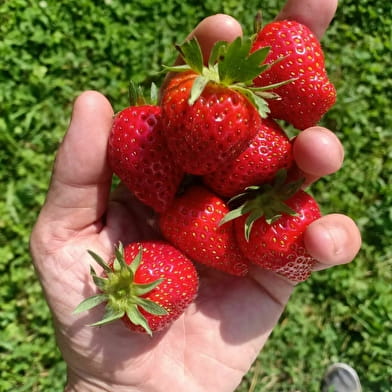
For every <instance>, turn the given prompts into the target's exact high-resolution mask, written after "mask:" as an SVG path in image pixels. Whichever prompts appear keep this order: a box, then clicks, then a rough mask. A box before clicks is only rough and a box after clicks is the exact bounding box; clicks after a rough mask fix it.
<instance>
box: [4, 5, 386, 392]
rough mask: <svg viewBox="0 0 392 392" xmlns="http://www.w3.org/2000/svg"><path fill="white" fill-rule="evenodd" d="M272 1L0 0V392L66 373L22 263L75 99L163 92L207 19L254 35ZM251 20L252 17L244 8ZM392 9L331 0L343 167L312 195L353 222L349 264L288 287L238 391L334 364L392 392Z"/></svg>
mask: <svg viewBox="0 0 392 392" xmlns="http://www.w3.org/2000/svg"><path fill="white" fill-rule="evenodd" d="M283 3H284V1H282V0H264V1H262V0H259V1H255V0H247V1H246V2H240V1H234V0H207V1H205V2H202V4H200V2H198V1H194V0H192V1H191V0H188V1H179V0H166V1H164V2H162V1H160V0H133V1H125V0H105V1H100V2H98V1H93V0H79V1H76V0H69V1H66V2H65V1H64V2H60V1H54V0H47V1H44V0H42V1H28V0H8V1H0V146H1V148H0V272H1V273H0V301H1V311H0V359H1V360H0V390H1V391H11V390H12V391H14V392H21V391H39V392H49V391H61V390H62V386H63V384H64V381H65V365H64V363H63V361H62V359H61V356H60V353H59V352H58V350H57V348H56V345H55V341H54V337H53V328H52V324H51V319H50V314H49V311H48V309H47V306H46V303H45V300H44V298H43V296H42V291H41V288H40V285H39V283H38V281H37V279H36V276H35V274H34V270H33V268H32V264H31V259H30V256H29V253H28V241H29V233H30V230H31V227H32V225H33V223H34V221H35V219H36V216H37V214H38V212H39V209H40V206H41V205H42V203H43V201H44V198H45V193H46V189H47V187H48V182H49V178H50V170H51V166H52V162H53V158H54V153H55V151H56V149H57V147H58V145H59V143H60V141H61V138H62V135H63V134H64V131H65V129H66V127H67V124H68V121H69V116H70V111H71V107H72V102H73V100H74V98H75V97H76V96H77V95H78V94H79V93H80V92H81V91H83V90H86V89H97V90H99V91H101V92H103V93H104V94H105V95H107V96H108V97H109V99H110V100H111V102H112V103H113V105H114V108H115V110H120V109H121V108H123V107H124V106H126V105H127V90H128V82H129V80H130V79H131V78H132V79H133V80H135V81H137V82H140V83H142V84H145V85H149V84H150V83H151V81H155V82H157V83H160V81H161V78H162V75H161V74H159V73H158V71H159V70H160V69H161V68H160V67H161V65H162V64H170V63H171V62H173V60H174V58H175V53H174V50H173V46H172V44H173V43H175V42H180V41H181V40H183V39H184V38H185V37H186V35H187V33H188V32H189V31H190V30H191V29H192V28H193V26H194V25H195V24H196V23H197V22H198V21H200V20H201V19H202V18H203V17H205V16H208V15H210V14H213V13H217V12H225V13H228V14H231V15H232V16H234V17H236V18H237V19H238V20H239V21H240V22H241V23H242V25H243V26H244V30H245V32H246V33H251V28H252V19H253V14H254V11H256V10H257V9H258V8H262V10H263V14H264V19H265V20H266V21H269V20H271V19H272V18H273V16H274V15H275V14H276V12H277V10H278V9H279V8H280V7H281V6H282V5H283ZM250 10H252V11H250ZM391 38H392V7H391V5H390V3H389V2H388V1H385V0H340V1H339V8H338V12H337V15H336V18H335V19H334V21H333V23H332V25H331V28H330V30H329V31H328V33H327V35H326V36H325V37H324V39H323V41H322V43H323V45H324V48H325V53H326V60H327V68H328V71H329V74H330V77H331V79H332V80H333V82H334V83H335V85H336V87H337V90H338V96H339V98H338V102H337V104H336V105H335V107H334V108H333V109H332V110H331V111H330V112H329V113H328V115H327V116H326V117H325V118H324V119H323V125H325V126H327V127H329V128H331V129H333V130H335V131H336V133H337V135H338V136H339V137H340V139H341V141H342V143H343V144H344V147H345V150H346V159H345V164H344V167H343V168H342V169H341V170H340V171H339V172H338V173H336V174H334V175H332V176H329V177H328V178H324V179H322V180H320V181H319V182H318V183H317V184H315V185H314V186H312V188H311V190H312V193H313V194H314V195H315V196H316V198H317V200H318V201H319V202H320V204H321V205H322V209H323V212H324V213H329V212H341V213H345V214H348V215H350V216H351V217H352V218H353V219H355V221H356V222H357V223H358V225H359V227H360V229H361V231H362V235H363V247H362V249H361V252H360V254H359V255H358V257H357V258H356V260H355V261H354V262H353V263H352V264H351V265H349V266H342V267H339V268H335V269H332V270H328V271H324V272H320V273H317V274H314V275H313V277H312V278H311V279H310V280H309V281H308V282H306V283H304V284H301V285H299V286H298V288H297V289H296V291H295V293H294V295H293V297H292V300H291V302H290V303H289V306H288V307H287V309H286V311H285V313H284V315H283V316H282V318H281V320H280V323H279V325H278V327H277V328H276V329H275V331H274V332H273V335H272V338H271V339H270V341H269V342H268V344H267V345H266V347H265V349H264V350H263V352H262V353H260V355H259V358H258V360H257V361H256V362H255V364H254V367H252V369H251V370H250V372H249V374H248V375H247V376H246V377H245V378H244V380H243V382H242V383H241V385H240V386H239V387H238V389H237V392H248V391H253V392H254V391H256V392H264V391H268V392H269V391H271V392H285V391H287V392H289V391H290V392H294V391H301V392H312V391H317V390H318V385H319V380H320V378H321V375H322V373H323V371H324V369H325V368H326V367H327V366H328V365H329V364H330V363H332V362H335V361H344V362H348V363H350V364H352V365H353V366H355V368H356V369H357V371H358V373H359V374H360V376H361V379H362V382H363V385H364V391H373V392H387V391H392V355H391V352H392V244H391V242H390V238H391V237H392V185H391V176H392V147H391V145H392V130H391V125H392V106H391V102H392V68H391V64H392V39H391Z"/></svg>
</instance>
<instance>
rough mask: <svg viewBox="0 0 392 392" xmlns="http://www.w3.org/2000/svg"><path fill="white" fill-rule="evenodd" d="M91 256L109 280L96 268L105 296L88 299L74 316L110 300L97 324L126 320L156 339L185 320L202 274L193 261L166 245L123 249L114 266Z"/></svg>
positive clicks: (134, 245)
mask: <svg viewBox="0 0 392 392" xmlns="http://www.w3.org/2000/svg"><path fill="white" fill-rule="evenodd" d="M89 253H90V254H91V255H92V256H93V258H94V259H95V260H96V261H97V262H98V264H99V265H100V266H101V267H102V268H103V270H104V274H105V277H104V278H102V277H98V276H97V275H96V273H95V271H94V269H92V268H91V275H92V277H93V280H94V282H95V284H96V285H97V286H98V288H99V290H100V291H101V293H100V294H98V295H95V296H93V297H90V298H87V299H86V300H84V301H83V302H82V303H81V304H80V305H79V306H78V307H77V308H76V310H75V312H76V313H78V312H82V311H85V310H88V309H91V308H93V307H95V306H96V305H98V304H100V303H102V302H105V303H106V312H105V315H104V317H103V319H102V320H101V321H98V322H96V323H94V324H92V325H93V326H99V325H104V324H108V323H110V322H112V321H114V320H117V319H122V321H123V322H124V323H125V325H126V326H127V327H128V328H129V329H131V330H132V331H138V332H144V333H148V334H150V335H151V334H152V332H156V331H160V330H162V329H163V328H165V327H167V326H168V325H169V324H170V323H172V322H173V321H174V320H176V319H177V318H178V317H180V316H181V314H182V313H183V312H184V310H185V309H186V307H187V306H188V305H189V304H190V303H191V302H192V301H193V299H194V298H195V296H196V293H197V289H198V276H197V272H196V269H195V267H194V265H193V263H192V262H191V261H190V260H189V259H188V258H187V257H185V256H184V255H183V254H182V253H181V252H180V251H178V250H177V249H175V248H174V247H173V246H171V245H169V244H167V243H165V242H162V241H155V242H153V241H145V242H139V243H132V244H130V245H128V246H127V247H126V248H125V249H123V248H122V246H121V245H120V246H119V247H118V248H116V256H115V259H114V260H113V261H112V262H110V263H109V264H107V263H106V262H105V261H103V260H102V259H101V258H100V256H98V255H97V254H95V253H93V252H91V251H90V252H89Z"/></svg>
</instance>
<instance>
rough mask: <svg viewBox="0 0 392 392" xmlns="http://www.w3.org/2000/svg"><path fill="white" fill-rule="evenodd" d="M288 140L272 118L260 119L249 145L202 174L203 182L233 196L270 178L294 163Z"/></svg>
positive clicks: (220, 193) (224, 195) (217, 191)
mask: <svg viewBox="0 0 392 392" xmlns="http://www.w3.org/2000/svg"><path fill="white" fill-rule="evenodd" d="M291 147H292V146H291V143H290V140H289V138H288V137H287V135H286V134H285V133H284V131H283V130H282V129H281V128H280V126H279V125H278V124H277V123H276V122H275V121H273V120H272V119H263V120H262V121H260V126H259V131H258V132H257V134H256V136H255V137H254V138H253V139H252V141H251V142H250V144H249V146H248V148H247V149H246V150H245V151H244V152H242V153H241V154H240V155H239V156H238V157H237V158H235V159H234V160H233V161H231V162H229V163H227V164H226V165H225V166H223V167H221V168H219V169H218V170H216V171H215V172H213V173H210V174H207V175H206V176H204V182H205V184H206V185H208V186H209V187H210V188H211V189H212V190H213V191H214V192H215V193H217V194H218V195H220V196H222V197H233V196H235V195H237V194H238V193H241V192H243V191H244V190H245V188H247V187H248V186H251V185H260V184H263V183H266V182H269V181H271V180H272V179H273V178H274V177H275V175H276V173H277V172H278V170H280V169H288V168H289V167H290V166H291V165H292V162H293V154H292V151H291V150H292V149H291Z"/></svg>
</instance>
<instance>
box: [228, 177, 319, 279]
mask: <svg viewBox="0 0 392 392" xmlns="http://www.w3.org/2000/svg"><path fill="white" fill-rule="evenodd" d="M277 183H278V185H277V184H275V188H270V189H269V190H268V191H267V192H265V193H261V194H258V195H256V196H255V197H253V198H250V199H249V200H248V201H246V202H245V203H244V204H243V205H242V206H241V207H239V208H238V209H236V210H233V211H231V212H230V214H229V215H227V216H226V217H225V219H224V220H223V221H222V222H221V224H222V225H223V227H224V226H225V222H230V221H231V220H233V219H235V220H234V227H235V231H236V238H237V242H238V246H239V247H240V249H241V251H242V252H243V254H244V255H245V256H246V257H247V258H248V259H249V260H250V261H251V262H253V263H255V264H257V265H259V266H261V267H263V268H265V269H268V270H272V271H275V272H277V273H278V274H281V275H283V276H285V277H287V278H288V279H290V280H292V281H294V282H301V281H303V280H305V279H307V278H308V277H309V275H310V274H311V271H312V267H313V266H314V264H315V263H316V260H315V259H314V258H313V257H312V256H311V255H310V254H308V252H307V251H306V249H305V245H304V240H303V237H304V232H305V230H306V228H307V226H308V225H309V224H310V223H311V222H313V221H314V220H316V219H318V218H319V217H320V216H321V213H320V209H319V207H318V205H317V203H316V201H315V200H314V199H313V198H312V197H311V196H310V195H309V194H308V193H306V192H304V191H302V190H297V191H295V189H297V188H298V185H297V184H295V186H292V185H286V184H285V185H282V183H281V179H279V180H278V181H277ZM259 190H260V189H253V191H256V192H257V191H259ZM294 191H295V193H294V194H293V192H294Z"/></svg>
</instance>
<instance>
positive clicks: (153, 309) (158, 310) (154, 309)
mask: <svg viewBox="0 0 392 392" xmlns="http://www.w3.org/2000/svg"><path fill="white" fill-rule="evenodd" d="M136 304H137V305H139V306H140V307H142V308H143V309H144V310H145V311H146V312H148V313H150V314H154V315H156V316H165V315H167V314H168V311H167V310H166V309H165V308H164V307H163V306H161V305H159V304H157V303H155V302H154V301H151V300H149V299H146V298H138V299H137V301H136Z"/></svg>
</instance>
